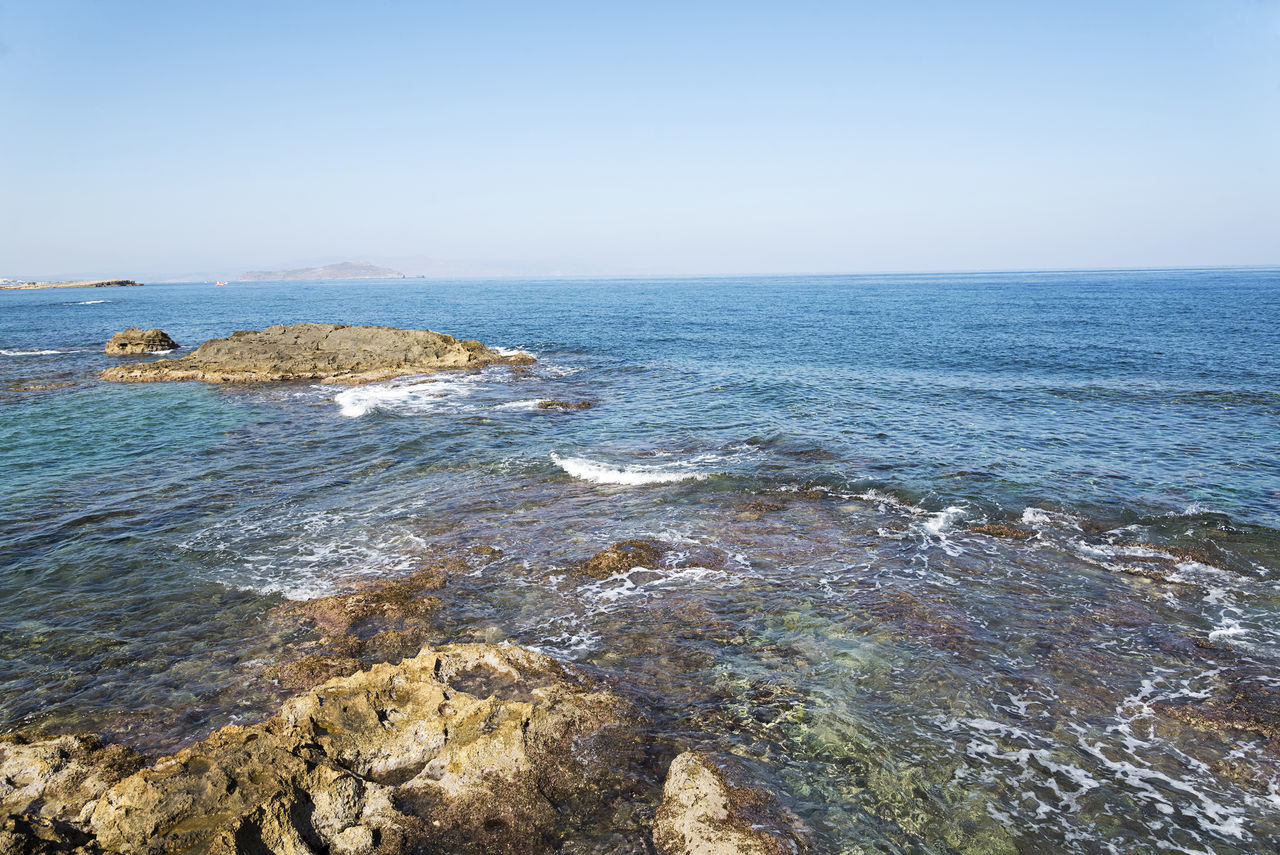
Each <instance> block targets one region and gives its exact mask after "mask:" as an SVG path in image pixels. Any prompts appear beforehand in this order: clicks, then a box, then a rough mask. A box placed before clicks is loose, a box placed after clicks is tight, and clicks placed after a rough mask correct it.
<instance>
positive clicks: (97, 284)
mask: <svg viewBox="0 0 1280 855" xmlns="http://www.w3.org/2000/svg"><path fill="white" fill-rule="evenodd" d="M141 286H142V283H141V282H135V281H134V280H132V279H86V280H84V281H81V282H27V283H25V284H22V285H0V291H39V290H42V289H45V288H138V287H141Z"/></svg>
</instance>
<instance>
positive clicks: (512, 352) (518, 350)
mask: <svg viewBox="0 0 1280 855" xmlns="http://www.w3.org/2000/svg"><path fill="white" fill-rule="evenodd" d="M489 349H490V350H492V351H493V352H494V353H496V354H498V355H499V356H520V355H521V354H524V355H526V356H532V357H533V358H534V359H537V358H538V354H536V353H534V352H533V351H531V350H525V349H524V348H522V347H491V348H489Z"/></svg>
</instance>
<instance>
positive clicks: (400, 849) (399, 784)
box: [89, 644, 640, 855]
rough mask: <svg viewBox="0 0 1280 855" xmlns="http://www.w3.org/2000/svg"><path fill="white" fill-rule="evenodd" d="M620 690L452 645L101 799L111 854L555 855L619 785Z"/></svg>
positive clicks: (629, 749)
mask: <svg viewBox="0 0 1280 855" xmlns="http://www.w3.org/2000/svg"><path fill="white" fill-rule="evenodd" d="M639 744H640V739H639V733H638V731H637V728H636V726H635V722H634V717H633V715H632V714H631V712H630V711H629V709H628V708H627V706H626V705H625V704H624V703H623V702H622V701H621V700H620V699H619V698H617V697H616V696H614V695H612V694H609V693H607V692H602V691H597V690H595V689H594V688H593V687H592V686H591V685H589V684H588V683H587V682H586V681H585V680H584V679H583V678H582V677H581V676H579V675H578V674H577V673H576V672H574V671H571V670H569V669H567V668H565V667H563V666H561V665H560V664H559V663H557V662H555V661H554V660H552V659H550V658H549V657H547V656H544V655H542V654H540V653H536V652H534V651H530V650H526V649H522V648H518V647H508V646H493V645H483V644H475V645H451V646H448V647H442V648H437V649H427V650H424V651H423V652H422V653H421V654H420V655H419V656H417V657H415V658H413V659H408V660H405V661H404V662H402V663H401V664H400V665H396V666H393V665H385V664H384V665H378V666H375V667H374V668H372V669H370V670H369V671H365V672H361V673H359V674H355V675H353V676H350V677H344V678H338V679H334V680H331V681H329V682H328V683H325V684H324V685H322V686H319V687H317V688H316V689H314V690H312V691H310V692H307V693H304V694H302V695H299V696H297V697H295V698H293V699H292V700H290V701H289V702H287V703H286V704H285V705H284V707H283V708H282V710H281V712H280V714H279V715H277V716H276V717H275V718H272V719H270V720H268V721H266V722H263V723H262V724H259V725H254V726H251V727H237V726H229V727H225V728H223V729H222V730H220V731H218V732H217V733H215V734H213V735H212V736H211V737H210V738H209V739H207V740H205V741H204V742H201V743H199V744H197V745H194V746H191V747H190V748H187V749H184V750H183V751H180V752H178V753H177V754H175V755H173V756H171V757H167V758H164V759H162V760H160V761H159V762H157V763H156V764H155V766H154V767H152V768H150V769H145V770H143V771H141V772H138V773H137V774H135V775H133V776H131V777H129V778H127V779H125V780H124V781H122V782H120V783H119V784H117V785H116V786H114V787H113V788H111V789H110V790H109V791H108V792H107V793H106V794H105V795H103V796H102V797H101V798H100V799H98V801H97V803H96V804H95V805H94V807H93V812H92V817H91V819H90V822H89V831H91V832H92V833H93V834H94V835H95V837H96V843H97V845H99V846H102V847H103V848H106V849H109V850H113V851H116V850H118V851H120V852H123V853H147V855H162V853H177V852H188V851H201V852H210V853H227V855H230V853H232V852H246V851H265V852H295V853H306V852H326V851H327V852H330V853H352V855H354V853H366V852H370V851H377V852H379V853H390V855H396V853H410V852H414V853H444V852H462V853H472V852H474V853H481V852H484V853H489V852H512V853H514V852H535V853H536V852H549V851H551V849H552V848H553V846H554V845H555V843H556V842H557V841H558V840H560V839H561V838H562V837H563V834H564V833H565V831H566V830H567V828H568V827H569V826H571V825H573V824H574V823H576V822H583V821H587V819H588V818H589V817H590V816H591V815H593V814H594V812H597V811H600V810H601V809H603V808H604V807H605V805H606V803H607V802H608V801H609V800H610V799H613V798H616V797H617V796H618V794H619V792H620V791H621V790H623V789H625V788H626V786H627V783H626V782H627V781H628V780H629V777H628V774H627V770H628V769H629V768H630V767H631V766H632V764H633V763H634V762H635V758H636V757H637V756H638V752H639V747H638V746H639Z"/></svg>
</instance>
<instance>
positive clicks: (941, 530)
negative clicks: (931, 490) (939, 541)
mask: <svg viewBox="0 0 1280 855" xmlns="http://www.w3.org/2000/svg"><path fill="white" fill-rule="evenodd" d="M964 515H965V509H964V508H961V507H957V506H956V505H952V506H951V507H949V508H943V509H942V510H940V511H938V512H937V513H935V514H930V515H929V519H927V520H925V521H924V522H923V523H921V524H920V528H922V529H923V530H924V531H925V533H926V534H930V535H933V536H934V537H942V536H944V535H945V534H946V533H947V532H949V531H951V529H952V528H953V527H954V526H955V523H956V521H957V520H959V519H961V518H962V517H963V516H964Z"/></svg>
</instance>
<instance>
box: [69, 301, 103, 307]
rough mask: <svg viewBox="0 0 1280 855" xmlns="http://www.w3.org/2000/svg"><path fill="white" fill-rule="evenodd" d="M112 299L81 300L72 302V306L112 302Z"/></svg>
mask: <svg viewBox="0 0 1280 855" xmlns="http://www.w3.org/2000/svg"><path fill="white" fill-rule="evenodd" d="M110 302H111V301H110V300H81V301H80V302H78V303H71V304H70V305H72V306H94V305H97V304H98V303H110Z"/></svg>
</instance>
